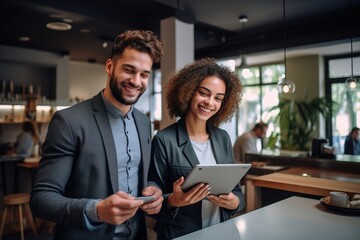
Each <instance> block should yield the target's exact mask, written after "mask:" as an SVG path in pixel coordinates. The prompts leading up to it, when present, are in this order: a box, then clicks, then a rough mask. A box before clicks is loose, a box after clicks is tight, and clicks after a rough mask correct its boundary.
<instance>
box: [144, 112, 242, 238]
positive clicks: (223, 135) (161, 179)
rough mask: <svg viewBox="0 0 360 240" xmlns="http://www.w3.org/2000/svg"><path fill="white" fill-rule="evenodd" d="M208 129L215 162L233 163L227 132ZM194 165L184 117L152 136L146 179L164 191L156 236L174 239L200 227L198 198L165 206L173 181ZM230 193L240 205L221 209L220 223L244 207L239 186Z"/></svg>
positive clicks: (192, 151)
mask: <svg viewBox="0 0 360 240" xmlns="http://www.w3.org/2000/svg"><path fill="white" fill-rule="evenodd" d="M208 132H209V135H210V142H211V147H212V149H213V152H214V155H215V159H216V161H217V163H234V156H233V150H232V144H231V140H230V137H229V135H228V133H227V132H226V131H225V130H222V129H220V128H217V127H214V126H209V127H208ZM196 164H199V161H198V159H197V157H196V154H195V151H194V149H193V147H192V145H191V141H190V139H189V136H188V134H187V131H186V126H185V122H184V120H183V119H180V120H179V121H178V122H177V123H175V124H173V125H171V126H169V127H167V128H165V129H163V130H160V131H159V132H158V133H157V134H156V135H155V136H154V138H153V141H152V156H151V163H150V169H149V181H153V182H154V183H156V184H157V185H158V186H159V188H160V189H161V190H162V191H163V193H164V194H165V195H164V197H165V200H164V202H163V207H162V210H161V211H160V213H159V214H158V215H157V216H156V218H157V222H156V225H155V228H154V229H155V231H156V232H157V236H158V239H173V238H176V237H179V236H182V235H185V234H187V233H190V232H194V231H196V230H199V229H201V228H202V220H201V201H200V202H198V203H196V204H193V205H190V206H186V207H180V208H176V209H169V207H168V206H167V197H168V196H169V194H170V193H172V191H173V190H172V189H173V183H174V182H175V181H176V180H177V179H179V178H180V177H181V176H184V177H186V176H187V175H188V174H189V173H190V171H191V169H192V168H193V167H194V166H195V165H196ZM219 181H221V179H219ZM232 192H233V193H234V194H235V195H236V196H238V197H239V199H240V205H239V207H238V209H236V210H227V209H224V208H221V209H220V220H221V221H222V222H223V221H225V220H227V219H229V218H230V217H231V216H232V215H233V214H235V213H236V212H238V211H240V210H241V209H243V208H244V206H245V203H244V195H243V194H242V193H241V190H240V188H239V186H236V187H235V188H234V189H233V191H232Z"/></svg>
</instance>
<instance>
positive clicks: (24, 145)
mask: <svg viewBox="0 0 360 240" xmlns="http://www.w3.org/2000/svg"><path fill="white" fill-rule="evenodd" d="M36 144H39V135H38V133H37V130H36V127H35V124H34V123H33V122H31V121H25V122H23V125H22V132H21V133H20V134H19V135H18V136H17V137H16V143H15V146H14V147H15V153H16V154H18V155H21V156H24V157H30V156H32V155H33V153H34V146H35V145H36Z"/></svg>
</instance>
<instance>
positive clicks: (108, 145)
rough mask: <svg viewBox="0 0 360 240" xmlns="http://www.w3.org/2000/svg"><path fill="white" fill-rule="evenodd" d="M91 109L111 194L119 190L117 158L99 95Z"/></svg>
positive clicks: (94, 99)
mask: <svg viewBox="0 0 360 240" xmlns="http://www.w3.org/2000/svg"><path fill="white" fill-rule="evenodd" d="M93 107H94V118H95V121H96V122H97V124H98V127H99V130H100V134H101V138H102V140H103V142H104V148H105V154H106V161H107V166H108V170H109V173H110V181H111V186H112V189H113V192H114V193H116V192H117V191H118V189H119V184H118V166H117V161H116V159H117V157H116V148H115V144H114V140H113V139H114V138H113V136H112V131H111V127H110V123H109V119H108V116H107V112H106V108H105V105H104V102H103V99H102V97H101V93H99V94H98V95H97V96H95V97H94V98H93Z"/></svg>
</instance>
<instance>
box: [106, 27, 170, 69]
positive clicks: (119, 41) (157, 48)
mask: <svg viewBox="0 0 360 240" xmlns="http://www.w3.org/2000/svg"><path fill="white" fill-rule="evenodd" d="M127 47H130V48H133V49H136V50H138V51H140V52H145V53H147V54H149V55H150V57H151V59H152V60H153V62H155V63H157V62H160V59H161V57H162V55H163V51H164V50H163V47H164V46H163V43H162V42H161V41H160V40H159V39H158V37H157V36H156V35H155V34H154V33H153V32H151V31H145V30H129V31H126V32H124V33H122V34H120V35H119V36H117V37H116V39H115V42H114V46H113V48H112V52H111V55H110V58H111V59H113V58H114V57H115V56H121V55H122V54H123V52H124V50H125V49H126V48H127Z"/></svg>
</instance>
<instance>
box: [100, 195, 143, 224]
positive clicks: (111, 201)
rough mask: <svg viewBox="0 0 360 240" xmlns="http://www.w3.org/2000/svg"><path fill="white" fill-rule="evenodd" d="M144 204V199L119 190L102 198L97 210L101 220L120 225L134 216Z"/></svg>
mask: <svg viewBox="0 0 360 240" xmlns="http://www.w3.org/2000/svg"><path fill="white" fill-rule="evenodd" d="M142 204H143V201H140V200H135V198H134V197H133V196H131V195H129V194H126V193H124V192H121V191H119V192H117V193H115V194H113V195H111V196H109V197H108V198H105V199H104V200H101V201H100V202H99V203H98V204H97V205H96V210H97V215H98V218H99V220H100V221H101V222H106V223H110V224H113V225H118V224H122V223H123V222H125V221H126V220H128V219H129V218H131V217H133V216H134V215H135V213H136V211H137V210H138V209H139V207H140V206H141V205H142Z"/></svg>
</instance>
